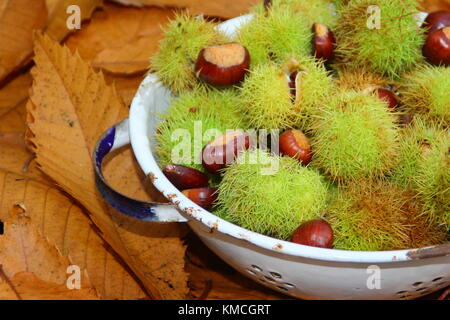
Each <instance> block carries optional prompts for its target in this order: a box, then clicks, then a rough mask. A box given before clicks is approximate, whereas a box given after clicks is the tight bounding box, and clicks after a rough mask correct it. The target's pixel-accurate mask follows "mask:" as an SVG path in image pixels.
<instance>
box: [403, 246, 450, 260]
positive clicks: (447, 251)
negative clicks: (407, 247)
mask: <svg viewBox="0 0 450 320" xmlns="http://www.w3.org/2000/svg"><path fill="white" fill-rule="evenodd" d="M448 255H450V243H446V244H442V245H439V246H434V247H430V248H423V249H417V250H411V251H409V252H408V253H407V254H406V256H407V257H408V258H409V259H411V260H421V259H427V258H437V257H445V256H448Z"/></svg>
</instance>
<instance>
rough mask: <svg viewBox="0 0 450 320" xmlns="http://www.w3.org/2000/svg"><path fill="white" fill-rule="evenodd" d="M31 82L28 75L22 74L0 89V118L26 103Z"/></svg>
mask: <svg viewBox="0 0 450 320" xmlns="http://www.w3.org/2000/svg"><path fill="white" fill-rule="evenodd" d="M31 80H32V79H31V75H30V73H28V72H27V73H23V74H20V75H18V76H17V77H15V78H14V79H12V80H11V81H9V82H8V83H7V84H6V85H5V86H3V87H1V88H0V117H1V116H2V115H4V114H5V113H7V112H9V111H11V110H12V109H14V108H17V107H19V106H20V105H24V104H25V103H26V101H27V99H28V90H29V88H30V87H31Z"/></svg>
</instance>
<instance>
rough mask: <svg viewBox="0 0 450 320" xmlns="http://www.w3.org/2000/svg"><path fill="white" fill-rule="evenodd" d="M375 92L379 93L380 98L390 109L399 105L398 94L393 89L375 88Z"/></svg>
mask: <svg viewBox="0 0 450 320" xmlns="http://www.w3.org/2000/svg"><path fill="white" fill-rule="evenodd" d="M375 93H376V94H377V96H378V98H380V99H381V100H383V101H385V102H386V103H387V107H388V108H389V109H395V108H396V107H397V106H398V100H397V95H396V94H395V93H394V92H392V91H391V90H388V89H384V88H378V89H375Z"/></svg>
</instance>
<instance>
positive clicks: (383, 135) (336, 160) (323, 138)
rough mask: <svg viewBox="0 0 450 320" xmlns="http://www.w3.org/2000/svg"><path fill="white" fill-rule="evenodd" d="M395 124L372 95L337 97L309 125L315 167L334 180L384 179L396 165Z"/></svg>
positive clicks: (392, 116)
mask: <svg viewBox="0 0 450 320" xmlns="http://www.w3.org/2000/svg"><path fill="white" fill-rule="evenodd" d="M394 121H395V115H394V114H393V113H391V112H389V111H388V110H387V108H386V105H385V104H384V102H383V101H381V100H380V99H379V98H378V97H376V96H375V95H367V94H363V93H357V92H344V93H341V94H339V95H337V96H336V97H334V98H333V99H332V100H331V101H330V103H329V104H328V105H327V107H326V108H323V109H322V114H321V115H320V116H319V117H317V119H316V120H315V121H314V123H313V124H312V130H313V132H314V133H315V135H314V137H313V139H312V148H313V150H314V157H313V163H314V165H315V166H318V167H320V168H321V169H323V170H324V171H325V172H326V173H328V174H329V175H331V177H332V178H333V179H335V180H337V181H350V180H356V179H360V178H362V177H368V178H376V177H380V176H383V174H384V173H386V172H388V171H389V169H391V168H392V167H393V166H394V165H395V163H396V160H395V159H396V157H397V155H396V152H397V147H398V141H397V130H396V129H395V126H394Z"/></svg>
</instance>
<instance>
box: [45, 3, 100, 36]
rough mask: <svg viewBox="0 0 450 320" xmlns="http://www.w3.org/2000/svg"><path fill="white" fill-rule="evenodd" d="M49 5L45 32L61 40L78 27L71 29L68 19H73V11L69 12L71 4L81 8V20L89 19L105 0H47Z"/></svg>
mask: <svg viewBox="0 0 450 320" xmlns="http://www.w3.org/2000/svg"><path fill="white" fill-rule="evenodd" d="M46 2H47V6H48V11H49V15H48V21H47V27H46V28H45V32H46V33H47V34H49V35H50V36H51V37H52V38H53V39H55V40H58V41H61V40H63V39H64V38H65V37H66V36H67V35H68V34H69V33H71V32H74V31H76V29H73V30H71V29H69V28H68V26H67V21H68V19H69V21H70V20H71V15H72V14H73V13H72V12H69V13H68V12H67V11H68V8H69V6H71V5H75V6H78V7H79V8H80V21H84V20H86V19H89V18H90V17H91V15H92V13H93V12H94V10H95V9H97V8H99V7H101V6H102V5H103V0H46Z"/></svg>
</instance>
